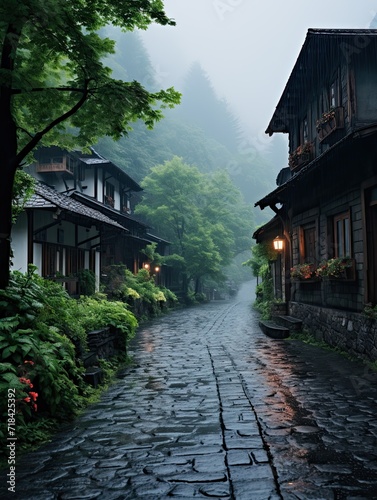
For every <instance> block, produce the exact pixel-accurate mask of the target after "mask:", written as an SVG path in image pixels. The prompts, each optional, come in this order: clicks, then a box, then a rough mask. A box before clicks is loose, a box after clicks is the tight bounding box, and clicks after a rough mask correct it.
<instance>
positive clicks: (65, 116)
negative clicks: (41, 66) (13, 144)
mask: <svg viewBox="0 0 377 500" xmlns="http://www.w3.org/2000/svg"><path fill="white" fill-rule="evenodd" d="M88 84H89V81H87V82H86V88H85V89H84V90H83V95H82V97H81V99H80V100H79V101H77V103H76V104H75V105H74V106H73V107H72V108H71V109H70V110H68V111H67V112H66V113H63V114H62V115H60V116H58V118H56V119H55V120H53V121H52V122H51V123H49V125H47V127H45V128H44V129H43V130H41V131H40V132H37V133H36V134H35V135H34V137H33V138H32V139H31V140H30V141H29V142H28V143H27V144H26V146H25V147H24V148H22V149H21V151H20V152H19V153H18V154H17V156H16V158H15V165H14V166H15V167H17V166H18V165H19V164H20V163H21V161H22V160H23V159H24V158H25V157H26V156H27V155H28V154H29V153H30V152H31V151H32V150H33V149H34V148H35V146H36V145H37V144H38V142H39V141H40V140H41V139H42V137H43V136H44V135H46V134H47V133H48V132H50V130H52V129H53V128H54V127H56V126H57V125H59V123H62V122H64V121H65V120H67V119H68V118H70V117H71V116H72V115H74V114H75V113H76V112H77V111H78V110H79V109H80V108H81V106H83V104H84V103H85V101H86V100H87V98H88V96H89V93H90V91H89V89H88Z"/></svg>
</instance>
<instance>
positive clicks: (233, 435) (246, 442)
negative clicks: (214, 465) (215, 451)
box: [224, 431, 263, 450]
mask: <svg viewBox="0 0 377 500" xmlns="http://www.w3.org/2000/svg"><path fill="white" fill-rule="evenodd" d="M224 439H225V445H226V447H227V449H228V450H231V449H248V450H250V449H252V448H258V447H263V441H262V439H261V437H260V436H259V434H258V435H256V436H252V437H243V436H240V435H239V434H238V433H237V432H234V431H224Z"/></svg>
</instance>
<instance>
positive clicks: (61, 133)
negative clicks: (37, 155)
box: [0, 0, 180, 288]
mask: <svg viewBox="0 0 377 500" xmlns="http://www.w3.org/2000/svg"><path fill="white" fill-rule="evenodd" d="M152 22H156V23H158V24H161V25H174V24H175V23H174V21H173V20H170V19H169V18H168V17H167V16H166V14H165V12H164V10H163V2H162V1H161V0H132V1H131V0H128V1H124V0H111V1H110V0H17V1H16V0H2V1H1V2H0V164H1V166H2V169H3V172H2V173H3V176H2V183H1V186H0V212H1V214H2V217H1V221H0V261H1V266H0V268H1V269H8V262H9V251H10V244H9V240H10V231H11V220H12V215H11V211H12V188H13V182H14V176H15V172H16V170H17V168H19V166H20V164H22V162H23V161H25V158H26V157H27V156H28V155H29V154H30V153H31V152H32V151H33V149H34V148H35V147H36V146H37V145H38V144H44V145H50V144H55V145H60V146H62V147H66V148H73V147H77V146H82V147H85V146H89V145H92V144H93V143H94V142H95V141H96V139H97V138H98V137H99V136H104V135H109V136H112V137H113V138H115V139H118V138H120V137H121V136H122V135H124V134H126V133H127V131H128V130H129V129H130V123H131V122H133V121H135V120H137V119H140V120H142V121H143V122H144V123H145V124H146V125H147V127H152V126H153V125H154V123H155V122H156V121H158V120H159V119H160V118H161V117H162V111H161V109H162V108H164V107H172V106H174V105H175V104H177V103H178V102H179V99H180V95H179V93H178V92H176V91H175V90H174V89H172V88H170V89H167V90H160V91H156V92H149V91H148V90H146V89H145V88H144V87H143V86H142V85H141V84H140V83H139V82H137V81H130V82H127V81H122V80H117V79H115V78H112V76H111V70H110V69H109V68H108V67H107V66H106V65H105V63H104V58H105V56H107V55H108V54H109V53H111V52H113V51H114V42H113V41H112V40H110V39H109V38H101V36H100V34H99V30H100V28H102V27H104V26H106V25H107V24H110V23H111V24H113V25H115V26H118V27H120V28H121V29H122V30H124V31H132V30H134V29H135V28H139V29H146V28H147V27H148V26H149V25H150V24H151V23H152ZM8 273H9V270H8V271H6V272H5V271H4V272H1V273H0V288H1V287H4V286H5V285H6V283H7V280H8V277H9V274H8Z"/></svg>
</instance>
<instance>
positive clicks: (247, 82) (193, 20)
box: [142, 0, 377, 148]
mask: <svg viewBox="0 0 377 500" xmlns="http://www.w3.org/2000/svg"><path fill="white" fill-rule="evenodd" d="M164 5H165V11H166V13H167V15H168V16H169V17H171V18H173V19H175V21H176V23H177V26H175V27H169V26H165V27H161V26H157V25H152V26H151V27H150V28H149V29H148V30H147V31H146V32H142V37H143V40H144V42H145V45H146V48H147V49H148V51H149V53H150V56H151V60H152V63H153V64H154V66H155V69H156V72H157V78H158V80H159V83H160V85H161V86H162V87H164V88H166V87H168V86H171V85H174V86H175V87H176V89H177V90H180V88H179V87H180V83H181V81H182V77H183V75H184V74H185V73H186V72H187V70H188V69H189V67H190V65H191V64H192V63H193V62H195V61H199V62H200V64H201V65H202V67H203V69H204V70H205V71H206V73H207V74H208V76H209V78H210V80H211V82H212V85H213V87H214V88H215V90H216V92H217V94H218V96H219V97H222V98H225V99H226V100H227V101H228V103H229V105H230V107H231V109H232V111H233V112H234V113H235V115H236V116H237V117H238V118H239V119H240V122H241V124H242V126H243V128H244V129H245V130H246V131H247V133H248V134H251V135H252V136H253V142H254V143H256V145H257V143H259V145H260V146H261V147H262V148H263V144H265V143H267V142H268V137H267V136H266V135H265V134H264V131H265V130H266V128H267V125H268V123H269V121H270V118H271V117H272V114H273V112H274V109H275V107H276V105H277V103H278V100H279V99H280V96H281V94H282V92H283V90H284V87H285V84H286V82H287V80H288V78H289V75H290V73H291V70H292V68H293V66H294V64H295V61H296V59H297V56H298V54H299V52H300V49H301V47H302V44H303V43H304V40H305V37H306V33H307V30H308V28H368V27H369V26H370V23H371V21H372V19H373V18H374V17H375V15H376V13H377V3H376V1H375V0H358V1H357V2H356V1H352V2H350V1H348V0H316V1H314V2H313V1H310V2H309V1H305V0H284V1H279V0H261V1H257V0H165V2H164Z"/></svg>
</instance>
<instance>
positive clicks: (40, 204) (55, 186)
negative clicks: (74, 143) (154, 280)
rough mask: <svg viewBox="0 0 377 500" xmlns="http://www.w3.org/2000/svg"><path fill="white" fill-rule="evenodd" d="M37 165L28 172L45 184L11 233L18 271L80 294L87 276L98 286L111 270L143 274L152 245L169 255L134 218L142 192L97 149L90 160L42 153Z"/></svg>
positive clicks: (76, 155) (48, 150)
mask: <svg viewBox="0 0 377 500" xmlns="http://www.w3.org/2000/svg"><path fill="white" fill-rule="evenodd" d="M36 159H37V161H36V163H34V164H33V165H31V166H29V167H28V169H27V170H28V171H29V173H30V174H31V175H33V176H34V177H35V178H36V179H37V181H38V182H37V187H36V192H35V195H34V196H33V198H32V199H31V200H30V201H29V202H28V203H27V205H26V207H25V208H26V210H25V213H24V214H22V215H21V216H20V217H19V220H18V221H17V224H16V225H15V227H14V229H13V232H12V238H13V250H14V259H13V268H14V269H20V270H22V271H25V270H26V268H27V265H28V264H29V263H33V264H35V265H36V266H37V267H38V269H39V272H40V273H41V275H42V276H44V277H50V278H52V279H56V280H59V281H62V282H64V283H65V284H66V287H67V289H68V290H69V291H70V293H72V294H78V293H79V291H80V290H79V288H78V279H77V274H78V273H79V272H80V270H82V269H90V270H92V271H94V272H95V274H96V278H97V284H98V283H99V281H100V276H101V273H102V272H103V269H104V268H106V266H109V265H112V264H124V265H126V266H127V268H128V269H130V270H131V271H132V272H134V273H136V272H137V271H138V270H139V269H140V268H142V267H143V264H144V262H146V256H145V255H144V254H143V253H142V252H141V250H142V249H144V248H145V247H146V245H148V244H150V243H157V251H158V252H159V253H160V254H161V255H164V254H165V252H166V249H167V247H168V245H169V243H168V242H167V241H165V240H163V239H161V238H159V237H158V236H155V235H152V234H150V233H149V227H148V225H146V224H145V223H143V222H142V221H140V220H139V219H138V218H137V217H136V216H134V215H133V209H134V199H135V195H137V193H140V192H141V191H142V188H141V187H140V186H139V184H137V183H136V182H135V181H134V180H133V179H132V178H131V177H129V176H128V175H127V173H126V172H124V170H122V169H121V168H119V167H117V166H116V165H114V164H113V163H112V162H110V161H109V160H107V159H106V158H103V157H102V156H101V155H99V154H98V153H97V152H96V151H95V150H94V149H92V150H91V152H90V153H87V154H85V153H82V152H79V151H73V152H68V151H65V150H62V149H60V148H58V147H50V148H41V149H40V150H38V151H37V153H36ZM158 279H159V282H160V283H163V284H164V283H165V279H164V277H163V276H161V275H160V276H159V278H158Z"/></svg>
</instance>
